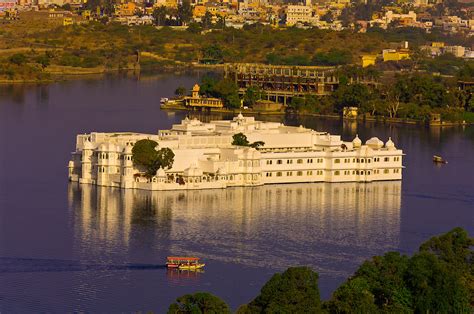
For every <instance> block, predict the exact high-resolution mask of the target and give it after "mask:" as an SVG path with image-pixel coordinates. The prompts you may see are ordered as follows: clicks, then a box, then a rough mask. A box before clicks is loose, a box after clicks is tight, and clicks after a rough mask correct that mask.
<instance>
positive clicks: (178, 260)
mask: <svg viewBox="0 0 474 314" xmlns="http://www.w3.org/2000/svg"><path fill="white" fill-rule="evenodd" d="M199 260H200V259H199V258H198V257H183V256H168V257H167V259H166V267H167V268H175V269H179V270H197V269H201V268H203V267H204V266H205V265H206V264H204V263H200V262H199Z"/></svg>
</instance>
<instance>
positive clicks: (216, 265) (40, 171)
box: [0, 75, 474, 312]
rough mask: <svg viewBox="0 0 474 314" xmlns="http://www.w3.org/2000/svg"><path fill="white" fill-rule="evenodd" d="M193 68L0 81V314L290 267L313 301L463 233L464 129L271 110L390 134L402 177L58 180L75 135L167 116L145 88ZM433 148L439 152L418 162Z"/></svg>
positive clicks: (468, 178) (467, 183) (255, 284)
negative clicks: (220, 182) (370, 261)
mask: <svg viewBox="0 0 474 314" xmlns="http://www.w3.org/2000/svg"><path fill="white" fill-rule="evenodd" d="M196 80H198V77H197V76H196V75H163V76H158V77H150V78H145V79H143V78H142V79H141V80H137V79H135V78H125V77H124V78H113V79H112V78H111V79H105V80H102V81H96V80H81V81H73V82H66V83H58V84H53V85H49V86H26V87H20V86H16V87H6V86H4V87H0V119H1V120H0V123H1V129H0V171H1V172H0V180H1V181H0V312H22V311H35V312H38V311H42V312H72V311H88V312H90V311H93V312H94V311H95V312H104V311H107V312H111V311H114V312H117V311H124V312H130V311H150V310H153V311H157V312H163V311H165V310H166V308H167V306H168V305H169V304H170V303H171V302H172V301H173V300H174V299H175V298H176V297H178V296H180V295H183V294H185V293H190V292H195V291H209V292H212V293H214V294H216V295H218V296H220V297H222V298H223V299H225V300H226V301H227V302H228V303H229V304H230V305H231V306H232V307H233V308H234V309H235V308H237V307H238V306H239V305H240V304H242V303H245V302H248V301H249V300H251V299H252V298H253V297H254V296H256V295H257V293H258V291H259V290H260V288H261V286H262V285H263V284H264V283H265V282H266V281H267V280H268V279H269V278H270V276H271V275H272V274H273V273H275V272H277V271H282V270H284V269H286V268H287V267H289V266H294V265H310V266H312V267H313V268H314V269H315V270H317V271H318V272H319V273H320V289H321V293H322V296H323V297H324V298H328V297H329V296H330V294H331V292H332V291H333V290H334V289H335V288H336V287H337V286H338V285H339V284H340V283H341V282H342V281H344V280H345V279H346V278H347V277H348V276H350V275H351V273H352V272H353V271H354V270H355V269H356V268H357V267H358V265H360V263H362V262H363V261H364V260H365V259H367V258H370V257H371V256H373V255H378V254H382V253H383V252H386V251H389V250H397V251H400V252H403V253H407V254H410V253H412V252H414V251H415V250H417V248H418V246H419V244H420V243H421V242H423V241H424V240H425V239H427V238H428V237H430V236H432V235H435V234H438V233H442V232H445V231H448V230H449V229H451V228H453V227H456V226H461V227H464V228H466V229H468V231H469V232H470V233H471V235H472V234H473V233H474V214H473V213H474V211H473V210H474V185H473V183H472V182H473V181H472V180H473V177H474V167H473V165H474V128H473V127H466V128H451V129H443V130H439V129H428V128H421V127H415V126H386V125H377V124H367V125H364V124H357V123H342V122H341V121H332V120H320V119H319V120H318V119H315V118H304V119H299V120H297V119H289V120H288V121H285V122H286V123H289V124H294V125H299V124H303V125H305V126H308V127H312V128H316V129H318V130H327V131H330V132H333V133H339V134H342V135H343V138H344V139H345V140H351V139H352V138H353V137H354V136H355V134H356V133H358V134H359V136H360V137H361V138H362V139H363V140H366V139H368V138H369V137H371V136H379V137H380V138H382V140H384V141H385V140H386V139H387V137H388V136H392V139H393V140H394V142H395V143H396V144H397V146H399V147H401V148H403V149H404V151H405V153H406V154H407V156H406V158H405V160H404V164H405V166H406V169H405V170H404V179H403V181H402V182H382V183H371V184H294V185H274V186H263V187H257V188H232V189H227V190H216V191H190V192H146V191H121V190H117V189H109V188H96V187H93V186H79V185H75V184H68V182H67V169H66V166H67V162H68V160H69V156H70V152H71V151H73V150H74V145H75V135H76V134H77V133H81V132H82V133H84V132H90V131H141V132H150V133H154V132H156V131H157V130H158V129H165V128H168V127H170V126H171V124H172V123H175V122H178V121H179V120H181V119H182V118H183V117H184V115H185V113H182V112H178V113H170V112H164V111H160V109H159V99H160V98H161V97H169V96H171V95H172V93H173V91H174V90H175V89H176V87H177V86H179V85H185V86H188V87H190V86H191V85H192V84H194V83H195V81H196ZM201 118H203V119H209V117H201ZM218 118H221V117H218ZM272 119H275V120H279V119H282V118H280V117H276V118H272ZM433 154H439V155H442V156H443V157H445V158H447V159H448V160H449V164H448V165H444V166H441V167H440V166H436V165H434V164H433V163H432V162H431V156H432V155H433ZM167 255H196V256H200V257H202V258H204V259H205V261H206V263H207V265H208V266H207V267H206V270H205V272H202V273H193V272H191V273H186V272H182V273H176V272H168V271H167V270H166V269H164V268H163V266H162V265H163V263H164V259H165V258H166V256H167Z"/></svg>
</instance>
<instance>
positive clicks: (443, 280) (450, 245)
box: [169, 228, 474, 314]
mask: <svg viewBox="0 0 474 314" xmlns="http://www.w3.org/2000/svg"><path fill="white" fill-rule="evenodd" d="M473 246H474V239H473V238H470V237H469V235H468V233H467V232H466V231H465V230H464V229H462V228H455V229H453V230H451V231H449V232H448V233H446V234H443V235H441V236H437V237H433V238H431V239H430V240H428V241H427V242H425V243H423V244H422V245H421V246H420V249H419V251H418V252H417V253H415V254H414V255H413V256H412V257H408V256H405V255H401V254H400V253H398V252H389V253H386V254H385V255H383V256H375V257H373V258H372V259H371V260H369V261H366V262H364V263H363V264H362V265H361V267H360V268H359V269H358V270H357V271H356V273H355V274H354V276H352V277H351V278H349V279H348V280H347V281H346V282H345V283H343V284H342V285H341V286H340V287H339V288H338V289H337V290H336V291H335V292H334V294H333V295H332V297H331V299H330V300H328V301H326V302H323V303H322V304H321V300H320V296H319V289H318V283H317V280H318V274H317V273H316V272H314V271H312V270H311V269H310V268H308V267H290V268H288V269H287V270H286V271H285V272H284V273H282V274H275V275H274V276H273V277H272V278H271V279H270V280H269V281H268V282H267V283H266V284H265V285H264V286H263V288H262V290H261V291H260V295H258V296H257V297H256V298H255V299H254V300H253V301H251V302H250V303H249V304H245V305H242V306H241V307H240V308H239V309H238V311H237V312H238V313H239V314H249V313H472V312H473V307H472V304H474V299H473V298H474V290H473V289H474V267H473V262H474V251H473V250H472V247H473ZM196 295H200V297H199V298H197V297H195V296H196ZM177 301H178V303H175V304H172V305H171V306H170V312H169V313H217V312H216V310H217V311H218V312H219V311H220V313H226V312H228V311H229V310H228V307H227V305H226V304H225V303H224V301H222V300H220V299H219V298H217V297H215V296H212V295H210V294H206V293H201V294H195V295H186V296H183V297H181V298H178V300H177ZM177 304H178V305H179V304H181V305H179V306H178V305H177ZM203 304H206V306H203Z"/></svg>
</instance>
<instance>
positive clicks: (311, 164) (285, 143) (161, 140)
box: [69, 114, 403, 190]
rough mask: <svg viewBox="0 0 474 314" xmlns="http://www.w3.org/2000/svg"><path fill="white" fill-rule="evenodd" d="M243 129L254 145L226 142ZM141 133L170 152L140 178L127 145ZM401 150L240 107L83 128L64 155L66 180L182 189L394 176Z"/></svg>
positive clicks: (397, 176)
mask: <svg viewBox="0 0 474 314" xmlns="http://www.w3.org/2000/svg"><path fill="white" fill-rule="evenodd" d="M237 133H243V134H245V135H246V136H247V138H248V140H249V142H251V143H252V142H256V141H263V142H264V143H265V145H264V146H263V147H260V148H257V149H255V148H251V147H246V146H234V145H232V136H233V135H234V134H237ZM141 139H150V140H154V141H156V142H157V143H158V147H159V148H164V147H168V148H170V149H171V150H173V152H174V154H175V158H174V163H173V166H172V168H171V169H168V170H166V171H165V170H163V169H159V170H158V172H157V173H156V175H155V176H153V177H152V178H147V177H146V176H145V175H144V174H143V169H140V166H137V165H134V164H133V161H132V147H133V145H134V143H135V142H137V141H138V140H141ZM402 158H403V152H402V151H401V150H400V149H397V148H396V147H395V144H394V143H393V142H392V140H391V139H388V141H387V142H386V143H385V144H384V143H383V142H382V141H381V140H379V139H378V138H375V137H374V138H371V139H369V140H367V141H366V143H365V145H362V141H361V140H360V139H359V138H358V137H357V136H356V138H355V139H354V140H353V141H352V142H343V141H342V140H341V137H340V136H339V135H331V134H329V133H326V132H317V131H314V130H311V129H307V128H304V127H302V126H300V127H292V126H285V125H283V124H281V123H277V122H262V121H256V120H255V119H254V118H253V117H244V116H242V115H241V114H239V116H237V117H235V118H234V119H233V120H219V121H211V122H210V123H203V122H200V121H198V120H189V119H187V118H186V119H185V120H183V121H182V122H181V123H180V124H176V125H173V127H172V128H171V129H170V130H160V131H159V132H158V134H157V135H152V134H139V133H95V132H93V133H90V134H83V135H78V136H77V141H76V151H75V152H73V153H72V159H71V161H70V162H69V179H70V180H71V181H78V182H80V183H88V184H97V185H100V186H114V187H122V188H132V189H133V188H135V189H145V190H186V189H209V188H226V187H231V186H258V185H263V184H272V183H273V184H275V183H296V182H371V181H382V180H401V178H402V169H403V166H402Z"/></svg>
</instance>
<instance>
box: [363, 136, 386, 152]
mask: <svg viewBox="0 0 474 314" xmlns="http://www.w3.org/2000/svg"><path fill="white" fill-rule="evenodd" d="M365 145H367V146H369V147H370V148H372V149H374V148H375V149H379V148H382V147H383V142H382V141H381V140H379V139H378V137H372V138H370V139H369V140H367V141H366V142H365Z"/></svg>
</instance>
